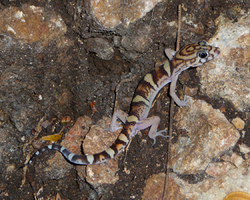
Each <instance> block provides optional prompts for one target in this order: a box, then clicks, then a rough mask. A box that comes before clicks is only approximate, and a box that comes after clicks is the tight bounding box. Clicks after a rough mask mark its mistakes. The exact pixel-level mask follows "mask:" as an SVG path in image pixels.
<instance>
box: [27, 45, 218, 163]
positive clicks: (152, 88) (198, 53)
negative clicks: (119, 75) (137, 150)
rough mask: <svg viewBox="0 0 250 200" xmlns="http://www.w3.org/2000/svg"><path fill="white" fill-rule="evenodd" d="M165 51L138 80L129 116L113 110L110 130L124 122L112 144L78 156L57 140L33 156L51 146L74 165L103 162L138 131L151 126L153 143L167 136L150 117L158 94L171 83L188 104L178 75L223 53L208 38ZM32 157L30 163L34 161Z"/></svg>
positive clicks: (155, 120) (175, 99)
mask: <svg viewBox="0 0 250 200" xmlns="http://www.w3.org/2000/svg"><path fill="white" fill-rule="evenodd" d="M166 54H167V55H168V57H169V60H170V61H167V62H165V63H164V64H162V65H161V66H159V67H157V68H155V69H153V70H152V71H151V72H149V73H147V74H146V75H145V76H144V78H143V79H142V80H141V82H140V83H139V85H138V87H137V89H136V90H135V93H134V97H133V99H132V103H131V110H130V112H129V114H128V115H127V114H125V112H123V111H121V110H117V111H114V114H113V118H112V121H111V127H110V130H111V131H112V132H113V131H116V130H117V129H119V128H118V125H117V123H116V122H117V119H118V118H119V119H120V120H121V121H122V122H123V123H124V126H123V128H122V131H121V133H120V135H119V136H118V138H117V139H116V141H115V142H114V143H113V145H112V146H110V147H109V148H108V149H106V150H105V151H103V152H100V153H97V154H94V155H77V154H74V153H71V152H70V151H69V150H68V149H66V148H65V147H63V146H61V145H59V144H55V143H54V144H51V145H48V146H46V147H44V148H42V149H40V150H39V151H37V152H36V153H35V154H34V156H37V155H38V154H39V153H41V152H43V151H45V150H47V149H52V150H57V151H59V152H61V153H62V155H63V156H64V157H65V158H66V159H67V160H68V161H69V162H71V163H73V164H77V165H92V164H100V163H103V162H106V161H108V160H110V159H113V158H114V157H115V156H117V155H118V154H119V153H120V152H121V151H122V150H123V149H124V148H125V147H126V146H127V144H128V143H129V141H130V140H131V138H132V137H134V136H135V135H136V134H137V131H139V130H143V129H146V128H149V127H150V129H149V133H148V136H149V137H150V138H151V139H153V140H154V144H155V141H156V139H155V138H156V137H157V136H162V137H166V136H164V135H163V134H162V133H163V132H166V131H165V130H161V131H157V127H158V125H159V122H160V118H159V117H158V116H152V117H147V116H148V113H149V111H150V108H151V105H152V102H153V100H154V98H155V96H156V95H157V93H158V92H159V91H160V90H161V88H162V87H164V86H165V85H166V84H168V83H170V82H171V85H170V95H171V97H172V98H173V99H174V101H175V103H176V104H177V105H178V106H180V107H183V106H189V105H188V101H189V100H186V99H185V98H184V101H181V100H180V99H179V98H178V96H177V95H176V93H175V87H176V82H177V79H178V76H179V74H180V73H181V72H182V71H184V70H186V69H188V68H190V67H198V66H201V65H202V64H204V63H206V62H208V61H210V60H213V59H214V58H216V57H217V56H218V55H219V54H220V49H219V48H218V47H213V46H210V45H208V44H207V42H206V41H202V42H197V43H194V44H189V45H186V46H184V47H183V48H181V49H180V50H179V51H178V52H177V53H175V52H174V51H172V52H171V53H168V52H166ZM34 156H33V157H34ZM33 157H32V158H31V159H30V161H29V162H28V163H31V162H32V159H33ZM28 163H27V164H28Z"/></svg>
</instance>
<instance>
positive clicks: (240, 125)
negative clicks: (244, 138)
mask: <svg viewBox="0 0 250 200" xmlns="http://www.w3.org/2000/svg"><path fill="white" fill-rule="evenodd" d="M232 123H233V125H234V126H235V128H237V129H239V130H242V129H243V128H244V127H245V122H244V121H243V120H242V119H241V118H239V117H236V118H234V119H233V120H232Z"/></svg>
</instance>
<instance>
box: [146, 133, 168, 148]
mask: <svg viewBox="0 0 250 200" xmlns="http://www.w3.org/2000/svg"><path fill="white" fill-rule="evenodd" d="M162 133H167V131H166V130H161V131H158V132H155V133H154V134H149V137H150V138H151V139H152V140H154V143H153V144H152V146H154V145H155V143H156V137H158V136H161V137H164V138H167V137H169V136H168V135H163V134H162Z"/></svg>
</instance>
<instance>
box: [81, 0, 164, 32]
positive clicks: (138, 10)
mask: <svg viewBox="0 0 250 200" xmlns="http://www.w3.org/2000/svg"><path fill="white" fill-rule="evenodd" d="M161 1H162V0H128V1H123V0H101V1H100V0H87V1H85V7H86V9H87V10H88V12H89V13H90V14H91V15H92V16H93V18H94V19H95V21H96V22H97V23H98V24H100V25H101V26H103V27H105V28H107V29H110V28H114V27H116V26H117V25H119V24H123V25H126V26H128V25H129V24H130V23H132V22H134V21H136V20H137V19H140V18H142V17H143V16H145V15H146V14H147V12H149V11H150V10H152V9H153V8H154V6H155V5H156V4H157V3H158V2H161Z"/></svg>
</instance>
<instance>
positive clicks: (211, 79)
mask: <svg viewBox="0 0 250 200" xmlns="http://www.w3.org/2000/svg"><path fill="white" fill-rule="evenodd" d="M217 25H218V31H217V34H216V35H215V36H214V37H213V39H211V40H210V41H209V42H210V43H211V44H213V45H215V46H218V47H220V49H221V53H220V56H218V57H217V58H216V59H215V60H213V61H211V62H209V64H208V65H204V66H203V67H200V68H197V71H198V75H199V76H200V79H201V92H203V93H205V94H206V95H207V96H209V97H212V98H216V97H221V98H223V99H226V100H228V101H229V102H231V103H232V104H233V105H234V107H235V108H236V109H237V110H239V111H244V110H248V109H249V107H250V71H249V63H250V30H249V26H250V16H249V13H248V14H246V15H245V16H243V17H241V18H240V19H239V20H238V21H237V22H234V21H231V20H228V19H225V18H224V17H219V18H218V20H217Z"/></svg>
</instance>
